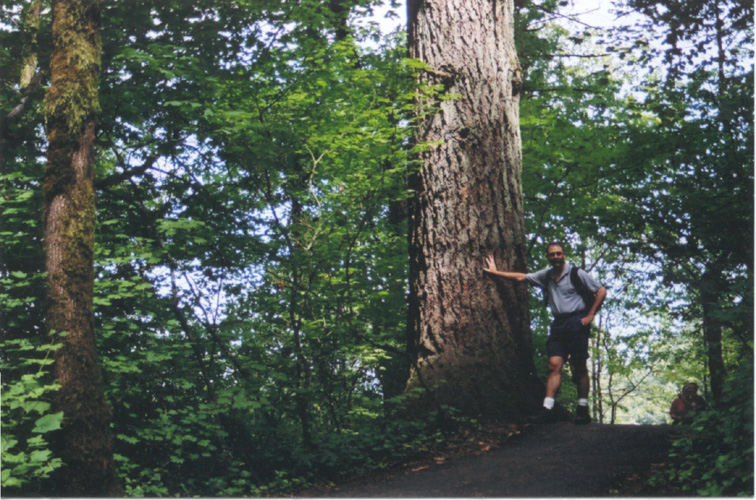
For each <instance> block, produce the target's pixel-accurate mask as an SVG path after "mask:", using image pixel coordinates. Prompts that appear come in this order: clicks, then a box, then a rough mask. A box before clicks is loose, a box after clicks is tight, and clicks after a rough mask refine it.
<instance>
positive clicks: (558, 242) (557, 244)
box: [546, 240, 564, 252]
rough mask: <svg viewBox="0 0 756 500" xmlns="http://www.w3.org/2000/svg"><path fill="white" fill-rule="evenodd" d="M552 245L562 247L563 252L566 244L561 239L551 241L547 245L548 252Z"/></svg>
mask: <svg viewBox="0 0 756 500" xmlns="http://www.w3.org/2000/svg"><path fill="white" fill-rule="evenodd" d="M551 247H559V248H561V249H562V252H564V245H562V242H561V241H557V240H554V241H550V242H549V244H548V245H546V252H548V251H549V248H551Z"/></svg>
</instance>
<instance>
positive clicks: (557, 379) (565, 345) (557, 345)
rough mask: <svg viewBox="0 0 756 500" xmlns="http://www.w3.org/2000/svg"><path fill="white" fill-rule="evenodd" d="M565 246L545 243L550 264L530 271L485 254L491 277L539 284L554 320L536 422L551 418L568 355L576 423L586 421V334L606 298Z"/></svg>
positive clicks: (598, 285)
mask: <svg viewBox="0 0 756 500" xmlns="http://www.w3.org/2000/svg"><path fill="white" fill-rule="evenodd" d="M565 257H566V255H565V251H564V246H563V245H562V244H561V243H559V242H552V243H549V244H548V245H547V247H546V258H547V259H548V261H549V264H551V268H547V269H543V270H541V271H537V272H535V273H528V274H525V273H517V272H508V271H499V270H497V269H496V263H495V262H494V258H493V255H489V256H488V257H487V258H486V265H487V266H488V267H487V268H486V269H484V271H485V272H487V273H489V274H492V275H494V276H501V277H503V278H507V279H512V280H515V281H527V282H528V283H530V284H531V285H535V286H538V287H541V288H542V289H543V290H544V293H545V294H546V301H547V302H548V304H549V306H550V308H551V312H552V313H553V314H554V321H553V322H552V323H551V327H550V329H549V338H548V340H547V342H546V353H547V355H548V359H549V361H548V369H549V376H548V380H547V381H546V397H545V398H544V400H543V407H542V408H541V409H540V412H539V414H538V415H536V416H535V417H534V418H532V419H531V421H533V422H536V423H549V422H554V421H555V420H556V415H555V412H554V398H555V396H556V393H557V390H559V386H560V385H561V384H562V366H563V365H564V362H565V361H567V360H569V362H570V366H571V368H572V381H573V382H575V384H576V385H577V388H578V404H577V411H576V414H577V416H576V418H575V423H576V424H587V423H589V422H590V421H591V417H590V414H589V413H588V391H589V389H590V381H589V378H588V367H587V364H586V362H587V360H588V337H589V336H590V329H591V322H593V317H594V316H595V315H596V311H598V309H599V308H600V307H601V304H602V303H603V302H604V298H606V289H605V288H604V287H603V286H602V285H601V283H599V282H598V281H596V280H595V279H594V278H593V277H592V276H591V275H590V274H588V273H586V272H585V271H583V270H582V269H579V268H577V267H574V266H572V265H571V264H569V263H568V262H565Z"/></svg>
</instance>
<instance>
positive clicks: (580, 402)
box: [578, 398, 588, 406]
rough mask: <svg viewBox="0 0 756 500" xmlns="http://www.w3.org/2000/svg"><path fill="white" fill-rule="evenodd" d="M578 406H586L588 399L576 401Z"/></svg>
mask: <svg viewBox="0 0 756 500" xmlns="http://www.w3.org/2000/svg"><path fill="white" fill-rule="evenodd" d="M578 406H588V398H580V399H578Z"/></svg>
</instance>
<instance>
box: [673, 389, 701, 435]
mask: <svg viewBox="0 0 756 500" xmlns="http://www.w3.org/2000/svg"><path fill="white" fill-rule="evenodd" d="M705 409H706V401H705V400H704V398H702V397H701V396H699V395H698V384H696V383H695V382H690V383H689V384H685V385H684V386H683V388H682V391H680V394H678V395H677V398H675V400H674V401H672V406H671V407H670V409H669V416H670V417H672V425H679V424H689V423H691V422H692V421H693V416H694V415H695V414H696V412H697V411H702V410H705Z"/></svg>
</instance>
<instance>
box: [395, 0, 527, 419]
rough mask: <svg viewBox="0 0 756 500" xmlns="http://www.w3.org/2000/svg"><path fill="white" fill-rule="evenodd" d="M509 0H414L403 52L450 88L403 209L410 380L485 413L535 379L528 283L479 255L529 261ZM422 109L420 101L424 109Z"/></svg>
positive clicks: (423, 131)
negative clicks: (490, 271) (505, 275)
mask: <svg viewBox="0 0 756 500" xmlns="http://www.w3.org/2000/svg"><path fill="white" fill-rule="evenodd" d="M513 16H514V11H513V4H512V1H511V0H501V1H499V0H410V1H409V37H410V38H409V46H410V57H413V58H416V59H420V60H422V61H424V62H425V63H427V64H429V65H430V66H431V67H432V69H431V70H429V71H426V72H425V73H424V76H423V79H424V81H425V82H426V83H431V84H443V85H444V87H445V89H446V90H447V91H448V92H449V93H450V94H459V97H458V98H456V99H452V100H445V101H442V102H441V103H440V104H439V105H440V109H439V110H438V111H437V112H434V113H431V114H430V115H428V116H426V117H425V118H424V119H423V120H422V122H421V123H420V125H419V127H418V130H419V131H420V132H419V136H418V137H417V139H418V140H419V141H442V144H441V145H438V146H433V147H432V148H430V149H429V150H428V151H425V152H423V153H421V155H420V156H421V158H420V160H421V167H420V170H419V172H417V174H416V175H415V176H414V178H413V179H412V186H411V187H412V188H413V189H415V190H416V198H415V200H414V203H413V206H412V207H411V208H410V303H409V309H410V310H409V325H408V327H409V329H410V333H411V335H412V336H413V344H414V345H413V348H414V350H415V353H414V354H415V355H416V358H417V363H416V365H415V366H414V367H413V369H412V373H411V376H410V380H409V383H408V389H412V388H413V387H418V386H420V385H423V386H425V387H427V388H431V393H430V394H432V396H433V399H434V401H435V402H436V403H441V404H451V405H453V406H456V407H458V408H460V409H462V410H463V411H465V413H466V414H468V415H472V416H475V417H479V418H483V419H486V420H490V419H498V418H510V417H512V416H514V415H516V414H518V413H520V412H525V411H528V410H531V409H532V407H533V406H534V405H535V404H537V403H536V402H537V401H538V399H539V398H540V397H541V396H542V394H541V393H540V391H541V390H542V386H539V384H538V383H537V381H536V379H535V377H534V371H535V370H534V365H533V359H532V341H531V337H530V330H529V313H528V294H527V289H526V285H525V284H513V283H511V282H501V281H495V280H494V279H492V278H490V277H488V276H486V275H484V273H483V272H482V269H483V267H484V257H485V254H486V253H488V252H492V253H494V255H495V257H496V261H497V263H498V264H499V267H500V268H503V269H508V270H518V271H523V270H525V268H526V264H525V257H526V247H525V237H524V229H523V206H522V192H521V190H522V187H521V166H522V159H521V149H520V131H519V121H518V120H519V111H518V104H519V95H518V94H519V88H520V83H521V75H520V68H519V63H518V60H517V55H516V53H515V46H514V39H513V31H514V17H513ZM424 111H426V110H425V109H420V110H419V113H423V112H424Z"/></svg>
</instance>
